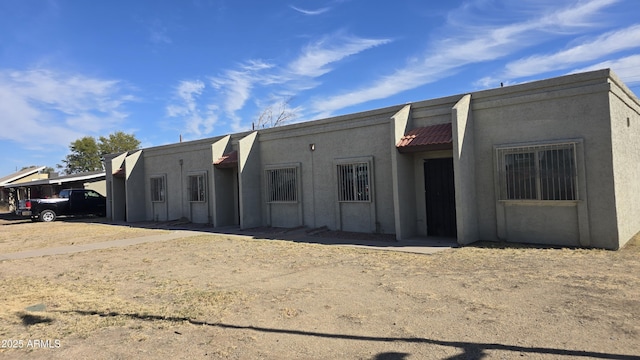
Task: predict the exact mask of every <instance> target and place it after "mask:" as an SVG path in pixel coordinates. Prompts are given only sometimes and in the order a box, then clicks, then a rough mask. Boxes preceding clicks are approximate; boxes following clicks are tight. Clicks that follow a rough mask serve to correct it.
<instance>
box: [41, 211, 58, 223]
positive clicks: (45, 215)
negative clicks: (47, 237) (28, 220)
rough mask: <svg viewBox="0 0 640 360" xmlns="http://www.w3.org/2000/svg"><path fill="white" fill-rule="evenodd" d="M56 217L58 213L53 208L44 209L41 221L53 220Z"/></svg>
mask: <svg viewBox="0 0 640 360" xmlns="http://www.w3.org/2000/svg"><path fill="white" fill-rule="evenodd" d="M55 219H56V213H55V212H54V211H53V210H44V211H42V212H41V213H40V221H42V222H52V221H54V220H55Z"/></svg>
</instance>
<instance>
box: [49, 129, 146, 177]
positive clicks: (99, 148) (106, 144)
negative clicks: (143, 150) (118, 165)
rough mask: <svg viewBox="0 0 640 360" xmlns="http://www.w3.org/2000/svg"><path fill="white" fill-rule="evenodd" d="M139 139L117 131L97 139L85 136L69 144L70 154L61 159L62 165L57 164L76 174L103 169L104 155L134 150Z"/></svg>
mask: <svg viewBox="0 0 640 360" xmlns="http://www.w3.org/2000/svg"><path fill="white" fill-rule="evenodd" d="M139 146H140V141H139V140H138V139H136V137H135V136H134V135H132V134H126V133H124V132H122V131H117V132H115V133H113V134H110V135H109V136H108V137H104V136H100V138H99V141H96V139H95V138H94V137H92V136H85V137H83V138H81V139H78V140H76V141H74V142H72V143H71V145H69V150H71V154H69V155H67V157H66V158H65V159H64V160H62V162H63V163H64V165H58V167H59V168H62V169H64V172H65V173H67V174H77V173H82V172H88V171H101V170H103V169H104V167H103V164H102V161H103V158H104V155H106V154H115V153H121V152H125V151H131V150H135V149H137V148H138V147H139Z"/></svg>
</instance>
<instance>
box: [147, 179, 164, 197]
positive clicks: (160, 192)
mask: <svg viewBox="0 0 640 360" xmlns="http://www.w3.org/2000/svg"><path fill="white" fill-rule="evenodd" d="M155 180H160V181H161V182H162V183H161V185H162V186H161V187H160V189H159V190H160V191H159V192H157V191H154V190H157V189H155V188H154V181H155ZM149 189H150V193H151V202H157V203H161V202H165V199H166V191H167V190H166V189H167V181H166V177H165V176H164V175H154V176H151V177H150V178H149ZM155 195H159V198H156V196H155Z"/></svg>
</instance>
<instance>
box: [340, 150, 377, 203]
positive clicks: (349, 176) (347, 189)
mask: <svg viewBox="0 0 640 360" xmlns="http://www.w3.org/2000/svg"><path fill="white" fill-rule="evenodd" d="M371 160H372V159H371V157H366V158H351V159H338V160H337V161H336V163H335V167H334V171H335V173H336V188H337V189H336V191H337V195H338V202H341V203H370V202H372V200H373V197H374V192H373V161H371ZM362 167H364V168H365V169H366V178H364V179H363V178H362V177H361V176H359V174H358V172H359V171H362ZM345 181H346V183H345Z"/></svg>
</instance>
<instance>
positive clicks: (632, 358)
mask: <svg viewBox="0 0 640 360" xmlns="http://www.w3.org/2000/svg"><path fill="white" fill-rule="evenodd" d="M54 311H55V312H58V313H65V314H76V315H81V316H100V317H125V318H130V319H134V320H142V321H169V322H176V323H184V322H188V323H190V324H192V325H198V326H210V327H215V328H220V329H232V330H249V331H256V332H262V333H272V334H283V335H298V336H310V337H318V338H326V339H342V340H353V341H375V342H388V343H399V342H402V343H409V344H430V345H438V346H446V347H453V348H457V349H459V350H460V351H461V353H460V354H458V355H455V356H452V357H449V358H447V359H446V360H461V359H481V358H482V357H484V356H486V353H485V351H486V350H498V351H510V352H515V353H518V354H519V355H523V354H545V355H557V356H574V357H585V358H594V359H619V360H640V356H638V355H628V354H611V353H604V352H596V351H582V350H567V349H557V348H548V347H529V346H518V345H505V344H498V343H480V342H466V341H445V340H437V339H428V338H420V337H387V336H366V335H352V334H332V333H323V332H317V331H304V330H293V329H277V328H269V327H261V326H252V325H235V324H226V323H221V322H206V321H201V320H194V319H189V318H185V317H174V316H159V315H151V314H138V313H118V312H114V311H112V312H99V311H92V310H54ZM407 355H408V354H405V353H395V352H388V353H380V354H378V355H376V357H375V358H374V359H375V360H378V359H388V360H395V359H398V360H399V359H404V357H406V356H407Z"/></svg>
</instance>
